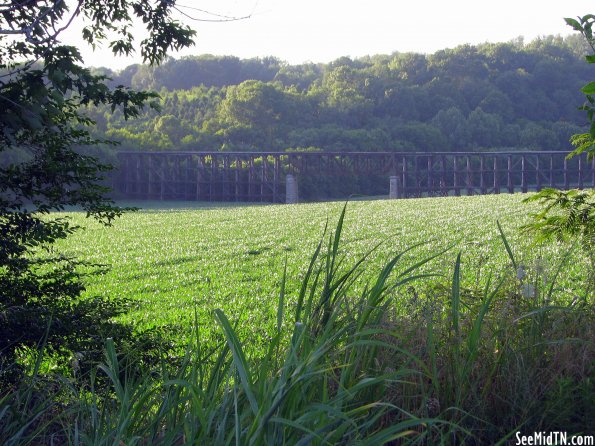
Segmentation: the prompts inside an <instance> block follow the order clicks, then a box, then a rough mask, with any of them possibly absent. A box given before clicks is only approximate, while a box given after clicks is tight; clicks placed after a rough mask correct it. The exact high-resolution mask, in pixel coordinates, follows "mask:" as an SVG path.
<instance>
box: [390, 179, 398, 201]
mask: <svg viewBox="0 0 595 446" xmlns="http://www.w3.org/2000/svg"><path fill="white" fill-rule="evenodd" d="M388 198H389V199H391V200H393V199H395V198H399V177H398V176H396V175H391V177H390V179H389V191H388Z"/></svg>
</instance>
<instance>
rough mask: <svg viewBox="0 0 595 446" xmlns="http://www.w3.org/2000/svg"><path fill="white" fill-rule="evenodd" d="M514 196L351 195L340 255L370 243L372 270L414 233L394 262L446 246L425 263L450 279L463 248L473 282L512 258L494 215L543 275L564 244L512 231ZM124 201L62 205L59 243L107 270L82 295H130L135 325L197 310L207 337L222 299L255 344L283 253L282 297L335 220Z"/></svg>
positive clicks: (517, 218) (276, 209) (261, 209)
mask: <svg viewBox="0 0 595 446" xmlns="http://www.w3.org/2000/svg"><path fill="white" fill-rule="evenodd" d="M523 198H524V196H523V195H520V194H515V195H491V196H475V197H458V198H455V197H447V198H433V199H408V200H392V201H388V200H377V201H354V202H352V203H349V205H348V208H347V216H346V220H345V226H344V235H343V244H342V249H343V254H344V256H345V257H346V263H347V264H349V263H351V262H352V261H355V259H357V258H358V257H359V256H361V255H362V254H364V253H365V252H367V251H368V250H370V249H371V248H372V247H374V246H375V245H376V244H380V246H379V247H378V249H377V250H376V251H375V252H374V253H373V254H372V255H371V257H370V260H369V263H370V267H369V268H367V270H366V271H367V273H370V274H375V273H376V271H377V270H378V268H379V267H380V265H381V264H384V263H385V262H386V261H387V259H388V258H389V257H390V256H392V255H394V254H395V253H398V252H399V251H402V250H405V249H407V248H410V247H412V246H414V245H416V244H418V243H423V245H421V246H418V247H417V248H415V249H413V250H412V251H411V252H410V253H408V254H407V256H406V257H405V261H404V262H403V263H402V265H403V266H402V268H406V267H407V266H409V265H412V264H414V263H415V262H416V261H418V260H420V259H422V258H424V257H428V256H430V255H432V254H436V253H439V252H440V251H442V250H445V249H447V248H449V247H450V249H449V250H448V251H447V252H446V253H444V254H442V255H440V256H439V257H438V258H436V259H435V260H433V261H431V262H429V263H428V264H427V265H425V266H424V267H423V271H425V272H433V273H439V274H444V275H445V276H446V277H448V278H450V277H451V276H452V272H451V270H452V267H453V265H454V262H455V258H456V255H457V252H458V251H462V252H463V255H462V261H461V264H462V277H463V285H465V286H474V285H478V286H480V285H481V284H482V283H483V282H484V280H485V279H486V277H488V276H489V274H490V273H492V274H494V275H496V276H497V275H498V274H500V273H502V271H503V270H504V269H506V268H507V265H509V264H510V260H509V258H508V255H507V253H506V250H505V248H504V244H503V243H502V240H501V237H500V235H499V232H498V228H497V224H496V221H497V220H499V221H500V223H501V225H502V228H503V230H504V232H505V233H506V235H507V237H508V239H509V241H510V244H511V246H512V249H513V251H514V254H515V256H517V257H518V259H517V260H518V262H519V263H523V264H525V265H526V267H527V270H528V271H531V267H532V265H534V263H535V262H536V261H537V260H536V259H539V258H542V260H540V261H538V262H539V264H540V266H539V268H544V267H545V273H544V274H542V277H544V276H547V273H548V270H552V271H553V270H554V269H555V268H556V266H557V264H558V263H559V262H560V261H561V258H562V257H563V254H564V253H565V252H566V251H567V250H568V246H566V245H552V244H550V245H548V246H547V247H539V246H536V245H531V244H530V238H529V237H526V236H525V237H521V236H520V233H519V227H520V226H521V225H523V224H524V223H525V222H527V213H528V212H529V211H530V210H531V207H530V206H529V205H527V204H523V203H522V199H523ZM126 204H129V203H126ZM132 204H134V205H137V206H143V205H144V206H148V207H149V209H143V210H141V211H139V212H135V213H129V214H126V215H124V216H123V217H122V218H120V219H119V220H117V221H116V222H115V223H114V225H113V227H108V228H105V227H101V226H100V225H98V224H96V223H94V222H93V221H90V220H86V219H84V215H83V214H80V213H70V214H68V215H70V216H71V217H72V218H73V220H74V221H75V222H77V223H79V224H82V225H84V226H85V227H86V228H87V230H85V231H79V232H78V233H76V234H75V235H74V236H73V237H70V238H69V239H68V240H67V241H66V242H65V243H61V244H60V245H59V246H58V249H59V250H62V251H63V252H65V253H67V254H72V255H76V256H78V257H80V258H82V259H85V260H89V261H92V262H97V263H103V264H108V265H109V266H110V269H109V270H108V271H107V272H106V273H105V274H102V275H99V276H91V277H90V278H89V279H88V287H87V294H88V295H103V296H113V297H118V298H122V297H124V298H128V299H131V300H134V301H135V302H137V305H136V307H135V309H134V310H133V311H131V312H130V313H129V314H128V315H127V316H126V317H125V319H126V320H130V321H134V323H136V324H138V326H139V327H140V328H151V327H159V326H163V325H172V326H177V327H180V328H182V330H181V332H182V333H184V332H187V333H190V330H188V329H189V328H190V326H191V325H192V324H193V321H194V317H195V316H194V314H195V313H194V311H195V309H196V310H197V312H198V320H199V323H200V325H201V327H200V329H201V332H203V334H204V335H206V336H207V337H210V335H211V334H212V330H213V329H214V328H213V327H214V324H213V319H212V311H213V310H214V309H215V308H221V309H223V310H224V311H225V313H226V314H227V315H228V316H229V318H230V320H232V321H237V322H238V323H239V327H240V329H239V332H240V333H241V334H242V335H244V336H247V337H249V338H250V339H252V340H253V341H255V342H256V343H257V344H258V343H259V342H261V341H264V340H266V339H267V337H268V333H270V329H271V328H272V327H273V325H274V321H275V311H276V303H277V295H278V292H279V284H280V281H281V277H282V273H283V269H284V264H285V262H287V294H288V300H289V302H290V304H291V299H292V297H293V296H295V293H296V291H297V288H298V284H299V282H300V280H301V279H302V277H303V275H304V272H305V270H306V268H307V266H308V259H309V258H310V255H311V254H312V252H313V251H314V249H315V246H316V244H317V242H318V240H319V239H320V237H321V236H322V234H323V232H324V228H325V225H326V224H327V222H328V224H329V228H330V229H333V228H334V226H335V224H336V220H337V218H338V216H339V213H340V210H341V208H342V206H343V203H340V202H334V203H317V204H300V205H263V206H254V205H251V206H230V205H227V206H222V207H213V206H204V205H200V204H198V206H197V204H195V203H155V202H151V203H142V202H140V203H132ZM375 265H376V268H374V266H375ZM584 268H586V262H584V261H583V260H582V259H581V256H580V253H579V252H578V251H577V253H576V254H575V255H574V257H573V258H572V260H571V261H570V262H569V265H568V266H567V267H565V268H564V274H563V276H562V277H560V278H559V279H558V286H559V287H560V293H558V295H568V296H569V297H572V286H573V285H572V284H573V277H574V276H579V277H580V275H581V274H583V272H584ZM354 291H357V287H356V288H355V289H354Z"/></svg>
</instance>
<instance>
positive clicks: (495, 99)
mask: <svg viewBox="0 0 595 446" xmlns="http://www.w3.org/2000/svg"><path fill="white" fill-rule="evenodd" d="M584 45H585V44H584V42H583V41H582V40H580V36H570V37H565V38H562V37H552V36H548V37H542V38H539V39H536V40H534V41H532V42H530V43H525V42H524V41H523V40H522V39H520V38H519V39H516V40H514V41H511V42H507V43H495V44H493V43H485V44H481V45H475V46H472V45H463V46H459V47H457V48H454V49H445V50H441V51H438V52H436V53H434V54H430V55H424V54H417V53H393V54H390V55H374V56H367V57H362V58H357V59H351V58H348V57H342V58H339V59H337V60H335V61H333V62H330V63H326V64H322V63H318V64H316V63H304V64H300V65H290V64H287V63H284V62H283V61H281V60H279V59H277V58H273V57H268V58H257V59H247V60H241V59H239V58H237V57H232V56H212V55H202V56H192V57H184V58H181V59H173V58H170V59H168V60H167V61H166V62H165V63H164V64H162V65H160V66H156V67H150V66H148V65H141V64H137V65H131V66H129V67H127V68H125V69H124V70H122V71H120V72H114V71H111V70H109V69H107V68H100V69H96V72H97V73H98V74H102V75H106V76H108V77H109V78H110V79H111V80H110V82H111V84H112V85H113V86H117V85H124V86H130V87H133V88H144V89H147V88H148V89H153V90H155V91H157V92H159V94H160V99H159V105H160V107H161V111H160V112H159V113H157V112H155V111H154V110H145V111H144V112H142V113H141V114H140V115H139V116H138V117H137V118H135V119H132V120H128V121H126V120H125V119H124V116H123V114H122V112H120V111H118V110H115V111H112V110H111V108H110V107H109V106H107V105H104V106H98V107H91V108H89V110H88V112H89V115H90V117H91V118H92V119H93V120H95V121H96V123H97V125H96V127H95V129H94V133H95V136H97V137H99V138H108V139H114V140H117V141H119V142H120V143H121V145H120V149H124V150H204V151H207V150H208V151H211V150H212V151H286V150H325V151H454V150H472V151H476V150H490V149H491V150H493V149H502V148H506V149H519V150H527V149H528V150H568V148H569V147H570V144H569V138H570V136H571V135H573V134H576V133H581V132H584V131H585V128H584V113H582V112H581V111H580V110H578V107H577V105H578V104H580V103H581V102H582V101H583V100H584V97H582V95H581V93H580V87H581V86H582V85H584V84H585V83H586V82H587V81H588V80H589V78H590V77H589V69H590V67H589V66H588V65H587V64H585V63H584V56H583V55H584V54H585V53H586V50H585V47H584Z"/></svg>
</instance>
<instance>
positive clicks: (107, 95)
mask: <svg viewBox="0 0 595 446" xmlns="http://www.w3.org/2000/svg"><path fill="white" fill-rule="evenodd" d="M76 17H80V18H82V19H83V20H84V24H85V27H84V28H83V31H82V37H83V39H84V40H85V41H87V42H89V43H93V44H96V43H98V42H101V41H103V42H104V43H107V44H108V45H109V46H110V48H112V50H113V52H114V53H115V54H116V55H117V54H130V53H131V52H132V51H133V50H134V47H135V40H134V36H133V35H132V33H131V30H130V27H131V26H132V22H133V19H138V20H140V21H141V22H142V23H143V24H144V26H145V27H146V29H147V30H148V31H149V34H148V36H147V37H146V38H145V39H143V40H142V41H141V42H140V43H139V44H138V45H137V46H138V48H139V49H140V54H141V55H142V57H143V58H144V60H145V61H146V62H148V63H150V64H156V63H159V62H160V61H161V60H163V58H164V57H165V55H166V53H167V51H168V50H170V49H178V48H181V47H186V46H189V45H191V44H192V38H193V35H194V31H192V30H191V29H189V28H188V27H186V26H184V25H182V24H180V23H178V22H176V21H175V20H173V19H172V17H171V3H170V2H166V1H156V2H147V1H140V0H132V1H128V2H121V1H118V0H85V1H83V0H79V1H78V2H76V3H74V4H73V3H70V2H65V1H51V2H50V1H41V0H38V1H36V0H34V1H27V2H22V1H17V0H12V1H6V2H3V3H2V5H0V71H1V73H2V75H1V77H0V156H1V157H2V160H3V162H2V163H1V164H0V352H1V353H2V358H1V359H2V363H3V364H4V365H9V366H10V365H11V364H12V363H13V362H14V358H15V352H16V351H17V349H18V348H19V347H20V346H34V345H35V343H37V342H38V341H39V340H40V339H41V338H42V337H43V334H44V333H45V332H46V329H47V328H48V326H49V327H50V331H49V336H48V338H47V344H48V348H50V349H54V350H60V349H63V348H66V349H67V350H70V351H72V350H75V349H79V348H84V347H85V346H86V347H89V345H90V344H93V343H94V342H98V341H99V342H100V337H101V335H102V334H105V333H106V330H109V329H110V327H111V328H113V324H111V322H110V319H109V318H110V317H112V316H113V315H114V314H115V313H117V312H118V311H121V310H122V307H121V304H120V303H117V302H112V301H109V300H104V299H102V298H97V299H94V300H82V299H79V295H80V293H81V291H82V290H83V285H82V283H81V281H80V275H79V273H78V272H77V265H78V263H77V261H76V260H75V259H72V258H69V257H66V256H61V255H59V254H57V253H54V252H53V250H52V249H51V247H52V244H53V243H54V242H55V241H56V240H58V239H61V238H65V237H67V236H68V235H70V234H71V233H72V232H73V231H75V230H76V229H77V228H76V227H74V226H72V225H71V224H70V223H69V221H68V220H67V219H64V218H53V217H52V215H51V214H50V212H51V211H55V210H63V209H64V208H65V206H71V205H74V206H79V207H81V208H82V209H83V210H84V211H86V212H87V215H88V216H92V217H94V218H96V219H97V220H99V221H100V222H102V223H104V224H110V222H111V221H112V220H113V219H114V218H115V217H117V216H118V215H119V214H120V213H121V211H122V210H121V209H119V208H117V207H114V206H113V203H112V202H111V201H110V200H109V199H107V198H106V197H105V192H106V188H105V187H103V186H102V185H101V183H100V181H101V179H102V175H103V173H104V172H105V171H107V170H108V169H109V166H107V165H104V164H102V163H101V162H100V161H98V160H97V159H96V158H94V157H92V156H88V155H83V154H81V153H80V152H79V151H77V150H75V148H76V147H80V146H88V145H93V144H95V143H96V142H98V141H97V140H96V139H95V138H93V137H92V136H91V135H90V133H89V131H88V128H89V126H90V125H91V124H93V121H92V120H91V119H90V118H89V116H87V115H86V114H85V113H84V109H85V107H87V106H90V105H93V106H95V107H106V108H107V109H108V110H111V111H112V112H114V111H115V110H120V111H121V113H122V116H123V118H125V119H126V118H130V117H135V116H138V115H139V113H140V111H141V108H142V107H143V106H144V105H145V104H149V105H152V106H156V103H155V102H154V99H155V98H156V95H155V94H153V93H147V92H138V91H134V90H132V89H130V88H128V87H125V86H121V85H120V86H115V87H114V88H110V87H109V86H108V81H109V80H108V79H107V78H106V77H105V76H104V75H101V74H94V73H93V72H92V71H90V70H89V69H87V68H85V67H84V65H83V60H82V58H81V55H80V52H79V51H78V49H77V48H76V47H74V46H69V45H64V44H62V43H61V42H60V32H61V31H62V30H63V29H65V28H66V27H68V26H69V25H70V23H71V22H72V20H74V19H75V18H76ZM108 33H111V34H110V35H113V36H114V37H111V38H108V37H107V35H108ZM15 152H18V153H20V154H21V155H22V156H21V157H19V158H18V161H14V160H15V159H16V158H11V157H10V156H7V155H10V154H11V153H15ZM41 254H43V255H41ZM95 345H96V344H95ZM2 370H6V369H5V368H4V367H3V368H2Z"/></svg>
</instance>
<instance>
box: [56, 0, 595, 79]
mask: <svg viewBox="0 0 595 446" xmlns="http://www.w3.org/2000/svg"><path fill="white" fill-rule="evenodd" d="M176 3H177V5H178V7H179V9H180V10H181V11H182V12H184V13H185V14H187V15H188V16H191V17H193V18H195V19H196V18H198V19H215V20H217V19H219V16H229V17H244V16H250V17H249V18H247V19H244V20H238V21H233V22H227V23H220V22H219V23H211V22H204V21H197V20H192V19H191V18H189V17H186V16H184V15H183V14H181V13H176V17H177V18H179V20H180V21H183V22H184V23H186V24H187V25H189V26H191V27H192V28H193V29H195V30H196V31H197V39H196V45H195V46H194V47H192V48H190V49H187V50H184V51H183V52H181V53H172V55H173V56H174V57H181V56H184V55H191V54H196V55H198V54H205V53H209V54H215V55H235V56H238V57H241V58H249V57H257V56H260V57H263V56H276V57H278V58H280V59H282V60H285V61H287V62H290V63H300V62H305V61H312V62H329V61H331V60H334V59H337V58H338V57H341V56H351V57H358V56H364V55H368V54H370V55H372V54H388V53H392V52H394V51H400V52H407V51H415V52H421V53H432V52H435V51H436V50H439V49H443V48H452V47H455V46H457V45H461V44H464V43H471V44H476V43H483V42H507V41H510V40H511V39H514V38H516V37H519V36H523V37H524V38H525V41H526V42H528V41H530V40H533V39H534V38H535V37H538V36H543V35H548V34H553V35H557V34H561V35H568V34H571V33H572V30H571V29H570V28H569V27H568V26H566V25H565V23H564V20H563V18H564V17H576V16H578V15H585V14H588V13H591V12H593V13H595V11H593V3H592V2H590V1H587V0H563V1H560V0H488V1H481V0H452V1H444V0H393V1H389V0H366V1H351V0H217V1H215V0H200V1H198V0H178V1H177V2H176ZM192 8H200V9H202V10H205V11H209V12H211V13H213V14H207V13H205V12H201V11H198V10H196V9H192ZM79 33H80V25H79V26H73V27H72V29H70V30H68V32H66V33H64V35H63V39H62V40H63V42H64V43H71V44H76V45H79V46H80V45H81V39H80V34H79ZM83 56H84V58H85V62H86V63H87V64H88V65H93V66H100V65H103V66H108V67H111V68H123V67H125V66H127V65H129V64H131V63H135V62H140V59H139V58H136V59H134V58H133V59H124V58H114V57H113V56H112V55H111V53H110V52H109V50H96V51H95V52H93V51H92V50H91V49H90V48H83Z"/></svg>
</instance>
